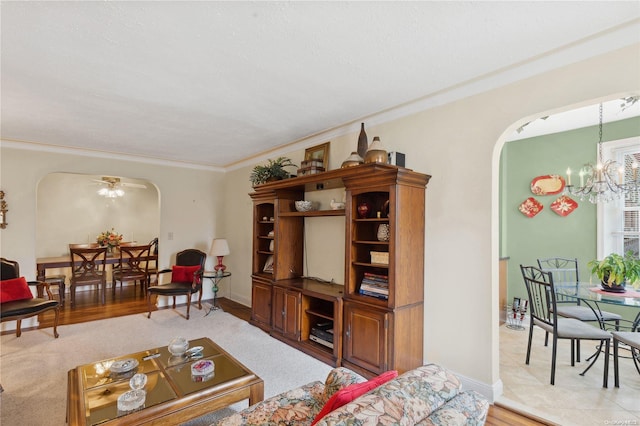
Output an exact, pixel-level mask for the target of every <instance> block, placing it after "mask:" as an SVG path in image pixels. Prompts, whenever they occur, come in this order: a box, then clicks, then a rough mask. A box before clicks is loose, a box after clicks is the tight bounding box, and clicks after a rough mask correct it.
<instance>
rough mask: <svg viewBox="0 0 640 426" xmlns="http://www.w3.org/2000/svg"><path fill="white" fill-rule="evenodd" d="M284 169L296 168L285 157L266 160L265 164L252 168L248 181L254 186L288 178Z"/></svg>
mask: <svg viewBox="0 0 640 426" xmlns="http://www.w3.org/2000/svg"><path fill="white" fill-rule="evenodd" d="M285 167H297V166H296V165H295V164H293V163H292V162H291V159H289V158H287V157H278V158H276V159H275V160H268V161H267V164H264V165H257V166H255V167H254V168H253V170H252V171H251V175H249V180H250V181H251V184H252V185H253V186H256V185H260V184H263V183H266V182H269V181H272V180H280V179H285V178H288V177H289V176H290V173H289V172H288V171H286V170H285Z"/></svg>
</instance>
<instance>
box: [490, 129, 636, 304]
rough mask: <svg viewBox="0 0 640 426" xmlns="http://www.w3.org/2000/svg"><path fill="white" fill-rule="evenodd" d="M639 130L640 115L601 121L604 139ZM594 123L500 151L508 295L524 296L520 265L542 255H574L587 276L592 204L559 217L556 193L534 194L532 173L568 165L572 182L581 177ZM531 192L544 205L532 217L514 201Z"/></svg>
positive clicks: (591, 154) (593, 144)
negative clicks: (608, 121)
mask: <svg viewBox="0 0 640 426" xmlns="http://www.w3.org/2000/svg"><path fill="white" fill-rule="evenodd" d="M638 135H640V117H635V118H630V119H626V120H621V121H617V122H613V123H609V124H605V125H604V128H603V140H604V141H609V140H617V139H625V138H629V137H632V136H638ZM597 142H598V128H597V126H593V127H586V128H582V129H576V130H572V131H568V132H563V133H555V134H551V135H546V136H539V137H534V138H529V139H523V140H519V141H513V142H508V143H506V144H505V146H504V148H503V150H502V155H501V160H500V161H501V165H500V170H501V176H500V182H501V185H500V188H501V218H500V227H501V238H500V241H501V247H500V255H501V256H502V257H509V269H508V289H507V301H510V300H512V299H513V297H522V298H526V297H527V292H526V290H525V287H524V283H523V281H522V275H521V273H520V265H521V264H522V265H536V259H537V258H542V257H568V258H574V257H575V258H577V259H578V265H580V279H581V280H584V281H586V280H588V279H589V278H590V276H589V273H588V272H587V269H586V263H587V262H588V261H589V260H591V259H593V258H595V256H596V238H597V237H596V205H594V204H591V203H590V202H589V201H586V200H585V201H581V200H580V199H579V198H577V197H571V198H573V199H574V200H575V201H576V202H578V208H577V209H576V210H574V211H573V213H571V214H570V215H568V216H566V217H562V216H559V215H557V214H556V213H554V212H553V210H551V208H550V205H551V203H552V202H553V201H554V200H555V199H556V198H557V197H559V196H560V194H557V195H534V194H532V193H531V189H530V184H531V180H532V179H533V178H535V177H536V176H541V175H549V174H559V175H561V176H563V178H565V179H566V170H567V167H570V168H571V170H572V171H573V172H574V173H573V175H572V183H573V184H576V183H579V177H578V176H577V171H578V170H579V169H580V167H581V166H582V165H583V164H585V163H589V162H594V161H595V158H596V148H597ZM529 197H534V198H535V199H536V200H538V202H540V203H541V204H542V205H543V206H544V207H543V209H542V211H541V212H540V213H538V214H537V215H536V216H534V217H533V218H528V217H527V216H525V215H523V214H522V213H520V211H519V210H518V206H519V205H520V203H522V202H523V201H524V200H526V199H527V198H529Z"/></svg>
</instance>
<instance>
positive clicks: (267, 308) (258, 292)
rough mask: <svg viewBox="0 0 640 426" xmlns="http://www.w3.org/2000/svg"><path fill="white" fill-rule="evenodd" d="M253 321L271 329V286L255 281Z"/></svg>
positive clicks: (252, 305) (252, 297)
mask: <svg viewBox="0 0 640 426" xmlns="http://www.w3.org/2000/svg"><path fill="white" fill-rule="evenodd" d="M251 320H252V321H254V322H256V323H259V324H258V325H264V326H266V327H271V284H266V283H262V282H260V281H255V280H254V281H253V286H252V290H251Z"/></svg>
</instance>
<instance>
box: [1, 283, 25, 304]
mask: <svg viewBox="0 0 640 426" xmlns="http://www.w3.org/2000/svg"><path fill="white" fill-rule="evenodd" d="M25 299H33V293H31V290H30V289H29V285H28V284H27V280H25V278H24V277H18V278H12V279H9V280H2V281H0V303H6V302H12V301H14V300H25Z"/></svg>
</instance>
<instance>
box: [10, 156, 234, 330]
mask: <svg viewBox="0 0 640 426" xmlns="http://www.w3.org/2000/svg"><path fill="white" fill-rule="evenodd" d="M0 152H1V154H0V155H1V157H0V161H1V165H2V168H1V171H0V179H1V181H0V185H1V187H2V189H3V190H4V191H5V193H6V196H5V199H6V201H7V203H8V208H9V212H8V215H7V218H8V222H9V225H8V226H7V228H6V229H3V230H2V233H0V236H1V240H0V255H1V256H3V257H7V258H10V259H13V260H17V261H18V262H20V272H21V273H22V275H24V276H25V277H27V278H28V279H35V276H36V257H37V256H38V255H37V254H36V253H37V252H38V250H37V249H36V223H37V205H36V199H37V197H36V193H37V187H38V184H39V182H40V180H41V179H42V178H43V177H45V176H46V175H48V174H49V173H53V172H70V173H85V174H92V175H94V174H98V175H105V176H127V177H132V178H138V179H143V180H147V181H149V182H152V183H153V184H154V185H155V186H156V187H157V191H158V193H159V197H160V234H159V240H160V253H159V256H160V257H159V266H160V267H169V266H171V264H172V263H173V260H174V259H175V254H176V253H177V252H178V251H180V250H183V249H185V248H190V247H193V248H198V249H200V250H203V251H205V252H208V251H209V248H210V245H211V240H212V239H213V238H214V237H216V236H218V235H217V234H218V233H222V231H221V229H222V228H221V227H222V225H221V219H222V211H223V209H224V203H223V202H221V201H222V196H221V192H222V189H221V188H222V187H223V186H222V185H223V180H224V173H221V172H215V171H212V170H204V169H190V168H180V167H175V166H167V165H153V164H143V163H137V162H133V161H123V160H120V159H105V158H102V159H99V158H92V157H84V156H80V155H74V154H69V153H67V154H58V153H51V152H43V151H30V150H21V149H12V148H7V147H5V146H3V147H2V149H1V150H0ZM67 226H69V227H70V230H69V234H70V235H74V230H73V229H71V228H72V227H73V225H71V224H67ZM169 233H173V240H169V237H168V235H169ZM207 265H208V266H209V267H212V266H213V263H212V260H211V259H209V260H208V261H207ZM211 295H212V293H211V290H210V286H207V285H206V283H205V293H204V297H205V298H207V297H208V296H211ZM182 303H184V301H183V302H182ZM7 326H8V325H7V324H6V323H4V324H3V328H2V329H3V330H4V329H6V327H7ZM25 326H28V325H26V324H25Z"/></svg>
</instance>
